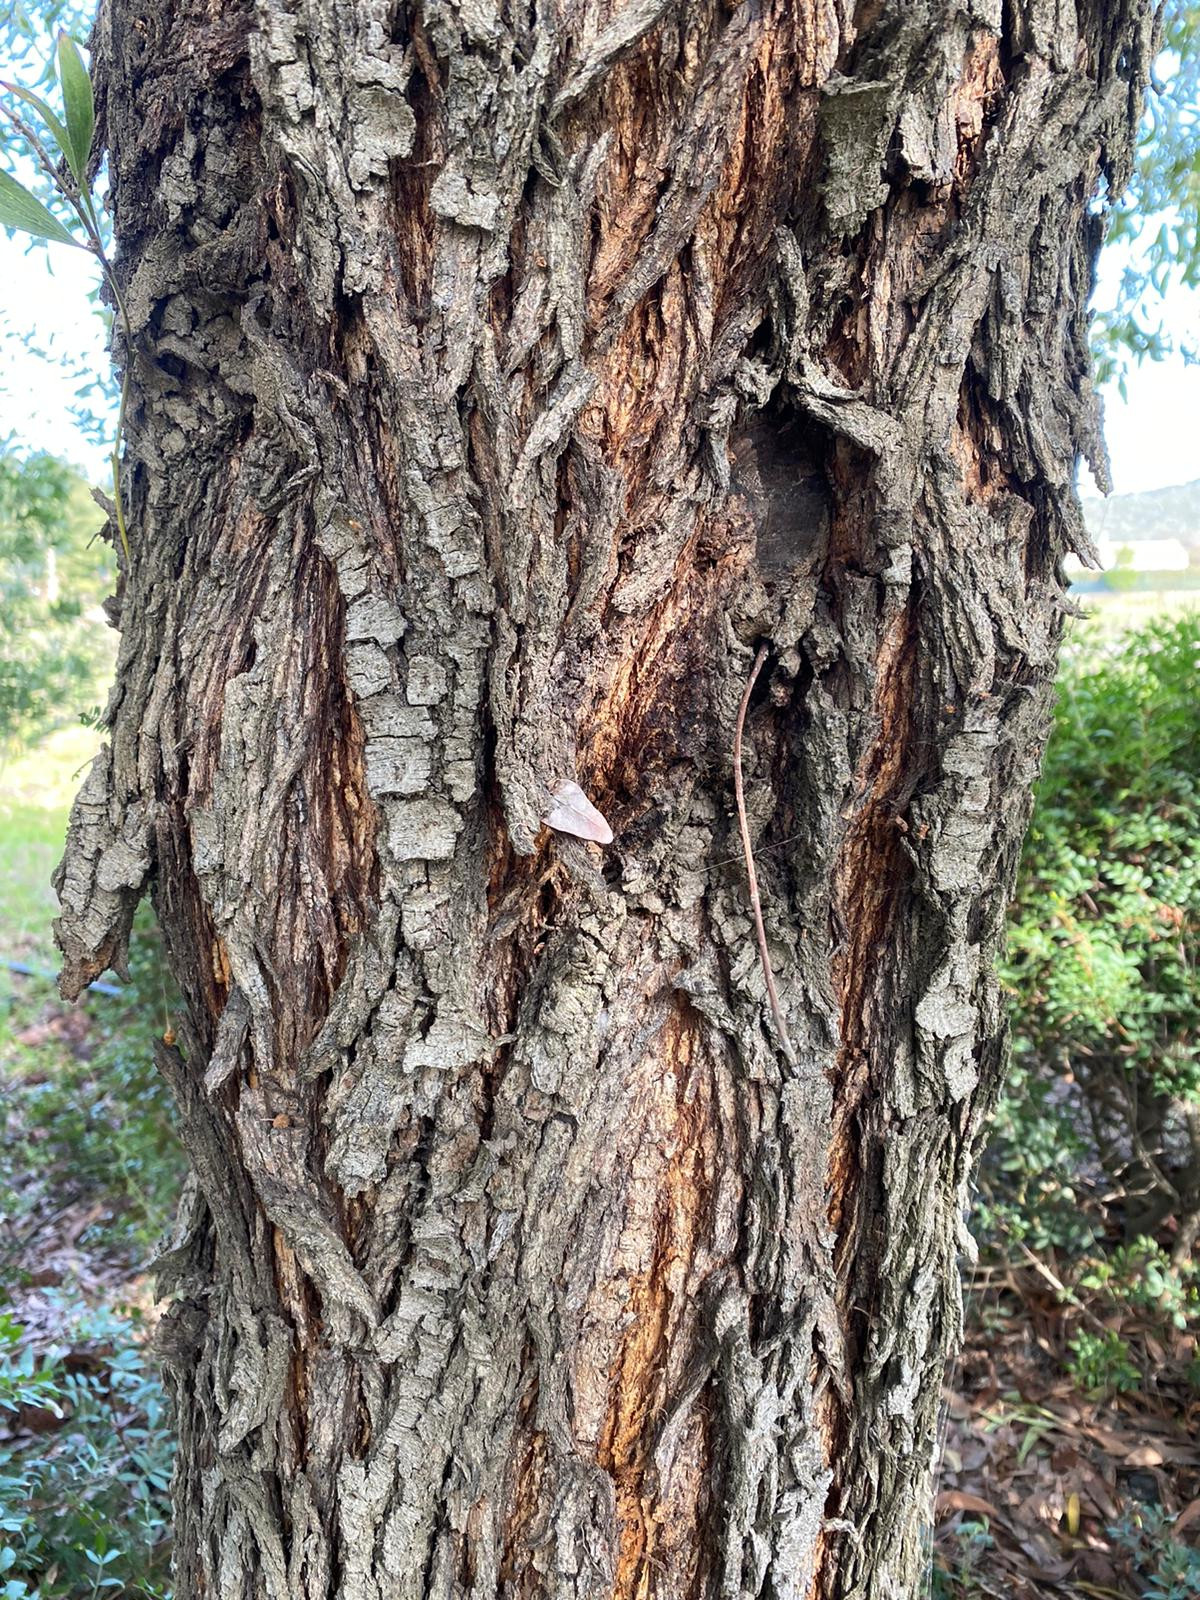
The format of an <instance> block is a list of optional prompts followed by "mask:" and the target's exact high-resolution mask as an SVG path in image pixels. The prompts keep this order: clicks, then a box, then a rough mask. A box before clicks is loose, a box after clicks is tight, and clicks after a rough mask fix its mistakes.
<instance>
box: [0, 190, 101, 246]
mask: <svg viewBox="0 0 1200 1600" xmlns="http://www.w3.org/2000/svg"><path fill="white" fill-rule="evenodd" d="M0 227H4V228H20V230H21V232H22V233H31V234H32V235H33V237H34V238H35V239H49V240H50V241H51V243H52V244H73V245H75V246H76V247H77V248H78V249H80V250H86V249H87V246H86V245H85V244H83V243H82V242H81V241H80V240H79V239H76V238H75V237H74V236H73V235H72V234H70V233H68V231H67V229H66V228H64V227H63V225H62V223H61V222H60V221H59V220H58V218H57V217H56V216H54V214H53V213H52V212H50V211H47V210H46V207H45V206H44V205H43V204H42V202H41V201H40V200H35V199H34V197H33V196H32V195H31V194H30V193H29V191H28V189H22V187H21V185H20V184H19V183H18V182H17V180H16V179H15V178H10V177H9V175H8V173H7V172H3V171H0Z"/></svg>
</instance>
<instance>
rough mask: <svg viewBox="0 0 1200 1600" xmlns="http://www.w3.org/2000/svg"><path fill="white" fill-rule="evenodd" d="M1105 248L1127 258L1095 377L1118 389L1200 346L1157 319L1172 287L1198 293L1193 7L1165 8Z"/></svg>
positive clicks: (1198, 58)
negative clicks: (1134, 145)
mask: <svg viewBox="0 0 1200 1600" xmlns="http://www.w3.org/2000/svg"><path fill="white" fill-rule="evenodd" d="M1107 243H1108V245H1109V246H1110V247H1114V248H1121V247H1127V248H1128V249H1129V252H1130V259H1129V263H1128V265H1127V266H1126V268H1125V270H1124V272H1123V274H1122V278H1121V284H1120V288H1119V290H1118V293H1117V298H1116V301H1115V303H1114V304H1113V305H1112V306H1111V307H1110V308H1109V309H1107V310H1105V311H1102V312H1099V313H1097V315H1096V317H1095V320H1094V322H1093V324H1092V330H1093V337H1092V344H1093V349H1094V352H1095V356H1096V362H1097V369H1098V377H1099V380H1100V381H1101V382H1102V383H1103V382H1106V381H1112V380H1116V381H1117V383H1118V384H1121V385H1123V382H1124V376H1125V374H1126V373H1127V371H1128V369H1129V366H1130V364H1131V363H1133V362H1137V361H1142V360H1146V359H1150V360H1160V359H1161V358H1162V357H1164V356H1167V355H1170V354H1172V353H1173V352H1174V351H1176V350H1182V352H1183V354H1184V355H1185V356H1186V357H1188V358H1191V359H1200V347H1198V346H1197V344H1196V343H1195V342H1193V343H1188V342H1187V341H1186V340H1181V339H1180V338H1179V337H1178V336H1177V335H1176V334H1173V333H1172V332H1171V330H1170V329H1169V328H1168V327H1167V325H1166V323H1165V321H1164V312H1165V306H1164V300H1165V297H1166V295H1167V294H1168V292H1169V291H1170V290H1171V289H1172V287H1179V286H1182V287H1184V288H1187V289H1192V290H1195V289H1197V288H1200V4H1197V0H1167V3H1166V6H1165V8H1164V14H1163V48H1162V53H1161V55H1160V56H1159V58H1158V63H1157V70H1156V73H1155V77H1154V80H1153V81H1152V83H1151V87H1150V92H1149V94H1148V95H1147V97H1146V109H1145V113H1144V115H1143V118H1142V127H1141V134H1140V137H1139V141H1138V150H1137V160H1136V163H1135V166H1134V172H1133V177H1132V180H1131V182H1130V184H1129V187H1128V189H1127V190H1126V193H1125V196H1124V198H1123V199H1122V200H1120V201H1119V202H1118V203H1117V204H1116V205H1115V206H1114V207H1113V209H1112V211H1111V213H1110V216H1109V225H1108V236H1107Z"/></svg>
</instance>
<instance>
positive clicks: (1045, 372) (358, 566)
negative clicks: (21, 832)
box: [59, 0, 1153, 1600]
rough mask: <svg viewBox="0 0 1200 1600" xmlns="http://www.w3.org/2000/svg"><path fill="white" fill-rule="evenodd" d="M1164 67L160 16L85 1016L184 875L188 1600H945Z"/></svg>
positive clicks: (441, 22)
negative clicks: (954, 1500)
mask: <svg viewBox="0 0 1200 1600" xmlns="http://www.w3.org/2000/svg"><path fill="white" fill-rule="evenodd" d="M1152 47H1153V18H1152V15H1151V11H1150V7H1149V5H1148V4H1146V3H1144V0H1122V3H1120V4H1118V5H1110V6H1104V7H1101V6H1099V5H1098V4H1083V3H1081V4H1066V5H1060V6H1056V7H1053V8H1047V7H1045V6H1042V5H1040V4H1037V3H1034V0H1030V3H1028V4H1015V5H1011V6H1007V7H1004V8H1002V7H1001V6H1000V5H999V4H998V3H990V0H980V3H977V4H973V5H971V6H967V7H960V6H949V5H945V4H939V3H935V0H923V3H921V4H909V5H901V4H899V3H888V0H885V3H883V4H871V5H861V6H858V7H851V6H850V5H849V4H848V3H844V0H831V3H816V0H814V3H812V4H807V3H805V4H792V3H790V0H789V3H786V4H785V3H783V0H778V3H775V0H746V3H744V4H740V5H734V6H730V5H726V4H724V3H722V0H712V3H707V0H706V3H699V4H691V3H689V4H687V5H681V4H664V3H663V0H627V3H625V4H624V5H610V4H607V3H604V0H583V3H581V4H579V5H572V6H570V7H568V6H558V5H550V4H541V3H540V0H539V3H537V4H534V5H531V6H527V7H508V6H504V7H502V6H499V5H493V4H490V3H483V0H470V3H467V0H460V3H453V0H426V3H425V4H422V5H421V6H420V7H416V6H409V5H395V6H383V5H380V4H378V3H377V0H338V4H336V5H328V4H321V3H318V0H288V3H286V4H285V3H284V0H235V3H234V4H232V5H230V4H224V5H221V6H217V5H215V4H213V3H212V0H187V3H184V4H179V5H176V4H174V3H170V0H150V3H146V4H141V5H139V6H138V7H136V8H132V7H130V6H129V5H128V3H127V0H105V4H104V6H103V8H102V10H101V14H100V17H99V20H98V22H97V27H96V33H95V37H94V52H95V67H96V77H97V84H98V90H99V111H100V125H101V130H102V132H103V135H104V137H105V139H106V142H107V146H108V150H109V155H110V164H111V171H112V180H113V202H114V215H115V233H116V239H117V243H118V247H119V254H118V258H117V270H118V273H119V274H120V276H121V279H122V282H123V284H124V287H125V295H126V299H127V301H128V304H129V307H130V311H131V318H132V322H133V330H134V338H133V348H131V349H129V350H120V351H119V352H118V354H119V358H120V359H121V360H123V361H127V362H130V363H131V364H132V374H133V388H134V397H135V398H134V405H133V408H132V412H131V418H130V444H129V448H128V453H127V459H126V463H125V482H126V494H127V498H128V502H129V505H130V507H131V516H130V526H131V548H132V558H131V560H130V562H129V563H128V565H127V566H126V568H125V570H123V572H122V577H121V587H120V591H119V594H118V597H117V603H116V609H117V612H118V615H119V621H120V627H121V650H120V659H119V664H118V672H117V681H116V685H115V687H114V690H113V695H112V698H111V701H110V705H109V710H108V725H109V730H110V740H109V745H108V747H107V748H106V751H105V753H104V754H103V756H102V757H101V758H100V760H99V762H98V764H97V766H96V767H95V768H94V769H93V772H92V773H91V775H90V776H89V778H88V779H87V781H86V783H85V785H84V788H83V790H82V791H81V795H80V799H79V801H78V803H77V806H76V809H75V812H74V814H73V819H72V828H71V837H70V839H69V841H68V853H67V857H66V859H65V861H64V865H63V868H62V870H61V875H60V890H61V894H62V902H63V911H62V917H61V919H60V922H59V937H60V941H61V943H62V947H63V951H64V961H65V965H64V984H65V985H66V987H67V989H68V990H69V991H72V992H74V991H77V990H78V988H79V987H80V986H81V985H82V984H83V983H84V982H86V981H87V980H88V978H90V977H91V976H93V975H94V974H95V973H96V972H97V971H99V970H100V969H101V968H102V967H103V966H104V965H106V964H108V963H110V962H112V961H114V960H116V961H119V960H120V957H121V951H122V949H123V946H124V942H125V939H126V937H127V935H128V928H129V919H130V917H131V916H132V912H133V908H134V905H135V903H136V900H137V898H138V896H139V895H140V894H141V893H142V892H143V890H145V889H146V888H147V887H148V888H149V890H150V892H151V893H152V895H153V897H154V900H155V904H156V908H157V911H158V915H159V919H160V922H161V925H162V928H163V933H164V938H165V941H166V944H167V948H168V951H169V955H170V959H171V963H172V966H173V969H174V971H175V974H176V977H177V978H178V980H179V983H180V987H181V992H182V994H183V998H184V1016H183V1018H182V1019H181V1023H180V1027H179V1036H180V1043H179V1046H178V1047H175V1046H166V1045H164V1046H163V1047H162V1049H161V1051H160V1065H161V1067H162V1070H163V1071H164V1073H165V1074H166V1075H167V1077H168V1078H169V1080H170V1081H171V1084H172V1086H173V1088H174V1090H175V1094H176V1097H177V1101H178V1105H179V1114H180V1122H181V1128H182V1131H183V1136H184V1140H185V1143H186V1145H187V1147H188V1150H189V1154H190V1157H191V1162H192V1170H193V1176H192V1179H191V1181H190V1183H189V1189H188V1193H187V1195H186V1196H185V1200H184V1204H183V1206H182V1208H181V1212H180V1219H179V1223H178V1225H177V1228H176V1232H175V1236H174V1238H173V1240H172V1241H171V1247H170V1249H169V1250H168V1251H167V1252H166V1253H165V1255H164V1257H163V1261H162V1266H161V1271H162V1281H163V1284H164V1287H165V1289H167V1290H168V1291H169V1292H170V1293H171V1294H172V1295H173V1297H174V1298H173V1303H172V1305H171V1308H170V1310H169V1311H168V1313H167V1316H166V1319H165V1324H164V1332H163V1349H164V1355H165V1358H166V1361H167V1365H168V1371H169V1373H170V1375H171V1381H172V1385H173V1392H174V1395H175V1403H176V1411H177V1418H178V1424H179V1430H180V1455H179V1468H178V1474H177V1483H176V1503H177V1517H178V1526H177V1536H176V1592H177V1593H178V1594H179V1595H180V1596H181V1600H195V1597H198V1596H200V1595H213V1594H220V1595H221V1596H223V1597H224V1596H245V1597H247V1600H248V1597H250V1596H255V1597H257V1596H269V1597H274V1596H279V1597H281V1600H282V1597H284V1596H287V1597H288V1600H296V1597H305V1600H310V1597H316V1596H321V1597H333V1596H336V1597H338V1600H404V1597H412V1600H417V1597H422V1600H423V1597H425V1596H428V1595H434V1594H437V1595H447V1596H464V1597H465V1596H472V1597H478V1600H484V1597H487V1600H491V1597H494V1596H500V1595H513V1596H516V1595H526V1596H530V1597H532V1596H538V1597H539V1600H540V1597H555V1600H557V1597H561V1600H581V1597H583V1596H588V1597H600V1596H605V1597H607V1596H616V1597H619V1600H651V1597H654V1600H674V1597H680V1600H682V1597H684V1596H688V1597H691V1596H697V1595H705V1596H707V1595H713V1596H717V1595H720V1596H731V1597H738V1600H741V1597H742V1596H747V1597H748V1596H759V1595H763V1596H765V1595H768V1594H769V1595H774V1596H777V1597H784V1596H794V1597H797V1600H799V1597H801V1596H807V1595H810V1594H820V1595H826V1596H831V1597H832V1596H864V1597H865V1596H871V1597H880V1600H883V1597H891V1596H899V1595H910V1594H915V1593H916V1592H917V1591H918V1589H919V1586H920V1583H921V1580H922V1573H923V1562H924V1559H925V1555H924V1543H923V1541H924V1537H925V1528H926V1519H927V1516H928V1511H929V1501H930V1490H931V1470H932V1456H933V1448H934V1444H935V1438H936V1417H937V1406H938V1396H939V1390H940V1383H941V1377H942V1373H943V1369H944V1363H945V1360H946V1357H947V1354H948V1353H949V1352H950V1351H951V1350H952V1349H953V1346H954V1343H955V1340H956V1338H957V1335H958V1325H959V1291H958V1280H957V1267H956V1258H957V1254H958V1252H959V1250H960V1249H962V1248H963V1247H964V1246H966V1245H967V1244H968V1241H967V1240H966V1237H965V1232H964V1227H963V1214H964V1207H965V1203H966V1198H967V1192H968V1185H969V1181H970V1175H971V1171H972V1166H973V1163H974V1160H975V1159H976V1156H977V1153H978V1149H979V1145H980V1140H981V1137H982V1128H983V1124H984V1119H985V1117H986V1112H987V1109H988V1107H989V1105H990V1103H991V1100H992V1098H993V1096H994V1094H995V1091H996V1087H997V1084H998V1082H999V1077H1000V1074H1001V1070H1002V1062H1003V1049H1004V1023H1003V1016H1002V1009H1001V1004H1000V998H999V993H998V989H997V985H996V980H995V976H994V971H993V965H994V959H995V954H996V951H997V948H998V944H999V940H1000V938H1001V932H1002V923H1003V916H1004V908H1005V904H1006V900H1007V897H1008V894H1009V892H1010V889H1011V885H1012V877H1013V872H1014V870H1015V863H1016V858H1017V851H1018V849H1019V845H1020V840H1021V835H1022V832H1023V829H1024V826H1025V822H1026V818H1027V813H1028V796H1029V791H1030V788H1031V785H1032V781H1033V778H1034V775H1035V772H1036V768H1037V762H1038V759H1039V753H1040V749H1041V744H1042V740H1043V738H1044V733H1045V724H1046V715H1047V706H1048V697H1049V692H1050V680H1051V676H1052V672H1053V664H1054V656H1055V650H1056V646H1057V641H1058V637H1059V632H1060V628H1061V621H1062V616H1063V611H1064V586H1063V582H1062V577H1061V561H1062V558H1063V556H1064V555H1065V554H1066V552H1067V551H1068V550H1070V549H1081V548H1084V547H1085V546H1084V534H1083V530H1082V524H1081V522H1080V518H1079V511H1078V506H1077V503H1076V500H1075V496H1074V489H1073V482H1074V473H1075V469H1076V463H1077V460H1078V457H1079V456H1080V455H1081V454H1083V455H1086V456H1088V457H1089V458H1090V459H1091V460H1093V462H1094V463H1096V464H1097V469H1098V470H1101V471H1102V449H1101V446H1100V445H1099V443H1098V430H1097V419H1096V408H1095V402H1094V400H1093V397H1092V394H1091V390H1090V384H1089V376H1088V358H1087V349H1086V326H1085V321H1086V313H1085V306H1086V298H1087V294H1088V291H1089V287H1090V282H1091V269H1092V259H1093V255H1094V251H1095V248H1096V245H1097V243H1098V239H1099V234H1100V227H1101V223H1100V221H1099V219H1098V217H1097V216H1096V215H1094V214H1093V206H1092V202H1093V197H1094V196H1095V195H1096V193H1097V187H1098V185H1099V184H1100V183H1101V181H1102V180H1103V181H1104V182H1105V183H1106V184H1107V186H1108V190H1109V192H1110V193H1111V192H1115V191H1116V190H1117V189H1119V187H1120V185H1121V183H1122V182H1123V179H1124V175H1125V170H1126V166H1127V162H1128V151H1129V142H1130V130H1131V128H1132V127H1133V125H1134V123H1135V120H1136V116H1137V112H1138V107H1139V103H1140V95H1141V92H1142V87H1143V84H1144V81H1145V77H1146V72H1147V67H1148V62H1149V60H1150V55H1151V51H1152ZM761 644H766V645H767V647H768V652H769V657H768V659H769V667H768V669H766V670H764V673H763V678H762V687H761V690H756V692H755V696H754V698H753V700H752V704H751V710H750V717H749V720H748V723H747V735H746V754H745V767H746V779H747V803H748V810H749V820H750V826H751V831H752V835H753V841H754V847H755V850H756V854H757V860H758V868H759V873H760V877H761V878H762V880H763V883H764V892H765V904H766V913H767V930H768V937H769V940H770V949H771V956H772V963H773V966H774V969H775V972H776V975H777V977H778V979H779V982H780V992H781V1000H782V1005H783V1008H784V1012H785V1014H786V1017H787V1023H788V1028H789V1032H790V1034H791V1036H792V1039H793V1041H794V1043H795V1046H796V1050H795V1056H796V1059H795V1061H794V1062H792V1061H790V1060H789V1059H787V1057H786V1056H785V1055H784V1053H783V1052H782V1051H781V1050H780V1048H779V1041H778V1038H777V1035H776V1032H775V1029H774V1025H773V1022H772V1019H771V1015H770V1011H769V1008H768V1006H767V1001H766V993H765V986H764V980H763V971H762V966H761V964H760V961H759V956H758V952H757V948H756V944H755V937H754V929H753V921H752V917H751V911H750V906H749V903H748V900H747V896H746V892H745V882H744V873H743V866H742V863H741V860H740V847H739V844H738V832H737V822H736V817H735V815H734V807H733V786H732V767H731V748H732V736H733V728H734V722H735V718H736V716H737V710H738V705H739V701H740V698H741V694H742V687H743V684H744V682H745V679H746V674H747V672H748V670H749V667H750V663H751V661H752V660H753V658H754V656H755V654H756V651H757V649H758V647H759V646H760V645H761ZM563 780H569V781H571V782H575V783H578V784H579V785H580V787H581V788H582V789H583V790H584V792H585V793H586V794H587V795H588V796H589V797H590V798H591V799H592V800H593V801H594V803H595V804H596V805H597V806H598V807H599V808H600V810H601V811H602V812H603V813H604V815H605V817H607V818H608V820H609V821H610V822H611V824H612V826H613V828H614V831H615V834H616V838H615V842H614V844H613V845H612V846H611V847H610V848H609V849H607V850H606V851H603V852H600V851H597V850H596V849H595V848H594V847H591V846H588V845H585V844H583V843H581V842H579V841H577V840H571V839H569V838H566V837H564V836H562V835H555V834H551V833H550V832H549V831H548V830H547V829H545V828H544V827H543V826H542V824H541V819H542V817H543V815H544V814H545V811H546V807H547V801H548V796H549V794H550V791H551V787H552V786H553V785H555V784H556V783H559V782H561V781H563Z"/></svg>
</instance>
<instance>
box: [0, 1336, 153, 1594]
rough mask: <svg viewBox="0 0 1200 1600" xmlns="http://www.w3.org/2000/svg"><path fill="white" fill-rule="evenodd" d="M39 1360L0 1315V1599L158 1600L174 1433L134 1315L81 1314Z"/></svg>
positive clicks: (21, 1337)
mask: <svg viewBox="0 0 1200 1600" xmlns="http://www.w3.org/2000/svg"><path fill="white" fill-rule="evenodd" d="M63 1327H64V1332H65V1333H66V1335H67V1341H66V1342H65V1343H64V1344H62V1345H61V1346H57V1347H55V1349H54V1350H53V1351H51V1352H50V1353H48V1354H47V1355H45V1356H43V1357H42V1358H40V1359H39V1360H37V1361H35V1359H34V1356H33V1352H32V1348H31V1346H30V1345H29V1344H28V1343H27V1342H26V1341H25V1337H24V1330H23V1329H22V1328H21V1327H20V1326H19V1325H18V1324H17V1323H15V1322H13V1321H12V1319H11V1318H7V1317H0V1412H4V1413H7V1414H8V1416H9V1417H11V1418H14V1419H24V1420H25V1421H26V1423H29V1421H30V1420H32V1421H33V1422H35V1423H36V1422H37V1419H38V1417H39V1416H40V1417H41V1419H42V1421H41V1423H40V1424H38V1425H37V1426H36V1427H33V1428H30V1427H28V1426H27V1427H26V1428H25V1430H24V1431H21V1430H19V1429H18V1431H16V1432H15V1433H13V1434H5V1433H4V1432H3V1431H0V1582H2V1583H3V1584H4V1587H3V1588H0V1600H23V1597H25V1596H30V1597H33V1596H37V1597H38V1600H59V1597H63V1600H66V1597H68V1596H69V1597H72V1600H74V1597H76V1596H92V1595H99V1594H101V1593H105V1592H111V1591H112V1590H114V1589H116V1590H119V1591H120V1592H121V1593H123V1594H127V1595H138V1596H142V1597H145V1600H151V1597H159V1596H163V1595H165V1594H166V1588H165V1584H166V1581H167V1571H166V1566H167V1549H168V1543H167V1540H168V1534H169V1515H170V1513H169V1487H170V1475H171V1454H172V1446H171V1438H170V1433H169V1430H168V1429H167V1426H166V1419H165V1401H164V1396H163V1391H162V1386H161V1384H160V1383H159V1380H158V1377H157V1375H156V1374H155V1373H154V1371H153V1370H152V1368H151V1366H150V1364H149V1362H148V1359H147V1357H146V1355H145V1354H144V1352H143V1349H142V1347H141V1346H142V1342H143V1335H142V1330H141V1329H140V1327H139V1325H138V1321H137V1318H136V1317H135V1316H133V1315H132V1314H126V1315H120V1314H118V1313H115V1312H112V1311H94V1310H92V1311H89V1310H87V1309H85V1308H83V1307H80V1308H79V1309H78V1310H77V1311H76V1312H75V1314H74V1316H73V1317H69V1318H64V1322H63Z"/></svg>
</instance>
